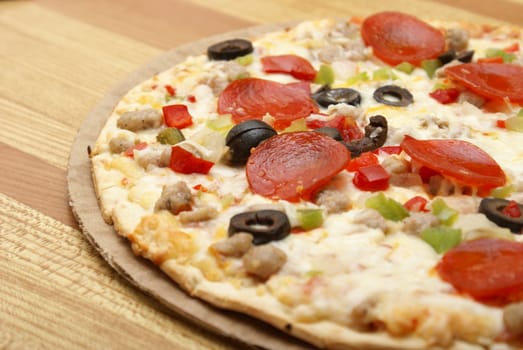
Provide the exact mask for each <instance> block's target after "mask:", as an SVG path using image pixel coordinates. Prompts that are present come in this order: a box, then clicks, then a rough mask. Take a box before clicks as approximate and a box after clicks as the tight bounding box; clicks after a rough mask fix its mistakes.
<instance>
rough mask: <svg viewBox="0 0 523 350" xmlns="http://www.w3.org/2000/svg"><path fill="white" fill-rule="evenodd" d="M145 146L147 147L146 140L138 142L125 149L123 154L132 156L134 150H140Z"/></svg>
mask: <svg viewBox="0 0 523 350" xmlns="http://www.w3.org/2000/svg"><path fill="white" fill-rule="evenodd" d="M146 147H147V142H140V143H137V144H136V145H134V146H131V147H129V148H128V149H126V150H125V152H124V153H123V154H124V156H126V157H131V158H134V150H137V151H140V150H142V149H145V148H146Z"/></svg>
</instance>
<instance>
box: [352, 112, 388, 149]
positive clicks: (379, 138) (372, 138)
mask: <svg viewBox="0 0 523 350" xmlns="http://www.w3.org/2000/svg"><path fill="white" fill-rule="evenodd" d="M387 133H388V122H387V119H386V118H385V117H384V116H382V115H375V116H372V117H370V118H369V124H368V125H367V126H365V136H364V137H363V138H361V139H359V140H354V141H351V142H344V145H345V147H347V149H348V150H349V151H350V155H351V157H352V158H356V157H359V156H360V155H361V154H362V153H363V152H370V151H374V150H376V149H378V148H380V147H381V146H383V145H384V144H385V141H387Z"/></svg>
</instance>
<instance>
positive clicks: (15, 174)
mask: <svg viewBox="0 0 523 350" xmlns="http://www.w3.org/2000/svg"><path fill="white" fill-rule="evenodd" d="M0 154H2V158H0V169H5V171H3V174H2V177H0V193H3V194H5V195H8V196H10V197H12V198H14V199H16V200H17V201H20V202H22V203H24V204H26V205H28V206H30V207H31V208H33V209H35V210H37V211H39V212H41V213H43V214H45V215H48V216H50V217H52V218H54V219H56V220H58V221H60V222H62V223H63V224H65V225H67V226H70V227H73V228H78V225H77V223H76V220H75V219H74V217H73V214H72V212H71V209H70V208H69V203H68V201H69V198H68V196H67V193H66V192H64V190H63V189H64V188H65V187H66V186H67V184H66V176H65V175H66V174H65V170H63V169H60V168H57V167H55V166H53V165H50V164H49V163H46V162H45V161H43V160H42V159H41V158H38V157H36V156H33V155H30V154H28V153H24V152H22V151H20V150H18V149H16V148H14V147H11V146H8V145H6V144H4V143H1V142H0ZM28 171H30V173H28Z"/></svg>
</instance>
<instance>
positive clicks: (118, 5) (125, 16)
mask: <svg viewBox="0 0 523 350" xmlns="http://www.w3.org/2000/svg"><path fill="white" fill-rule="evenodd" d="M37 3H39V4H42V5H43V6H45V7H46V8H49V9H52V10H53V11H57V12H60V13H63V14H65V15H67V16H68V17H74V18H75V19H77V20H80V21H82V22H86V23H89V24H91V25H95V26H97V27H99V28H105V29H107V30H110V31H111V32H115V33H119V34H122V35H124V36H126V37H129V38H133V39H135V40H138V41H140V42H144V43H147V44H149V45H152V46H155V47H159V48H162V49H169V48H172V47H175V46H177V45H180V44H182V43H189V42H192V41H194V40H197V39H200V38H203V37H206V36H210V35H213V34H217V33H223V32H227V31H232V30H237V29H241V28H244V27H247V26H250V25H252V24H253V23H251V22H248V21H245V20H244V19H241V18H239V17H238V16H235V15H227V14H224V13H222V12H217V11H215V10H213V9H211V8H207V7H206V6H199V5H198V4H193V3H191V2H188V1H184V0H154V1H142V0H118V1H105V0H88V1H86V0H75V1H62V0H37ZM101 7H103V11H100V8H101Z"/></svg>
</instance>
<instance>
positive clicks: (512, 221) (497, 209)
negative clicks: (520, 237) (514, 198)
mask: <svg viewBox="0 0 523 350" xmlns="http://www.w3.org/2000/svg"><path fill="white" fill-rule="evenodd" d="M509 202H510V201H508V200H506V199H502V198H483V199H482V200H481V203H480V204H479V209H478V211H479V212H480V213H483V214H485V216H486V217H487V219H489V220H490V221H492V222H493V223H495V224H496V225H498V226H501V227H506V228H508V229H509V230H510V231H512V232H513V233H521V229H523V215H522V216H520V217H519V218H513V217H510V216H507V215H505V214H503V213H502V211H503V209H504V208H505V207H506V206H507V205H508V204H509ZM518 207H519V209H520V210H521V211H522V212H523V205H522V204H519V203H518Z"/></svg>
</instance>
